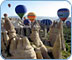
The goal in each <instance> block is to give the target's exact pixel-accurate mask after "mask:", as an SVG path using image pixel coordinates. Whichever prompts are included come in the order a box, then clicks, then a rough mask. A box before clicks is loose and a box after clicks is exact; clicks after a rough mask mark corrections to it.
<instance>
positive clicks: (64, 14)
mask: <svg viewBox="0 0 72 60" xmlns="http://www.w3.org/2000/svg"><path fill="white" fill-rule="evenodd" d="M57 14H58V17H59V18H60V19H61V20H62V21H65V20H66V19H67V18H68V16H69V9H67V8H62V9H59V10H58V12H57Z"/></svg>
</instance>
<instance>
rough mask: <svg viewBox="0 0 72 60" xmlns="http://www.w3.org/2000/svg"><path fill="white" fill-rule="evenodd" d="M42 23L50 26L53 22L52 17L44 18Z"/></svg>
mask: <svg viewBox="0 0 72 60" xmlns="http://www.w3.org/2000/svg"><path fill="white" fill-rule="evenodd" d="M41 24H42V25H45V26H47V27H49V26H50V25H51V24H52V21H51V20H50V19H43V20H42V21H41Z"/></svg>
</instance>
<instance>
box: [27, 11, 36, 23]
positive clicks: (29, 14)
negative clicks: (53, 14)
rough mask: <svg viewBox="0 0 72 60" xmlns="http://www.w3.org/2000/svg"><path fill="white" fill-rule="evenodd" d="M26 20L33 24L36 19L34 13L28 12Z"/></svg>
mask: <svg viewBox="0 0 72 60" xmlns="http://www.w3.org/2000/svg"><path fill="white" fill-rule="evenodd" d="M27 17H28V19H29V20H30V21H31V22H34V21H35V18H36V15H35V13H34V12H30V13H28V16H27Z"/></svg>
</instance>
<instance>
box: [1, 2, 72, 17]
mask: <svg viewBox="0 0 72 60" xmlns="http://www.w3.org/2000/svg"><path fill="white" fill-rule="evenodd" d="M8 4H11V7H10V8H9V7H8ZM17 5H25V6H26V8H27V13H26V14H25V15H27V14H28V13H29V12H35V14H36V15H37V16H49V17H58V16H57V10H58V9H60V8H68V9H69V10H70V12H71V5H70V4H69V3H67V2H66V1H57V2H56V1H54V2H53V1H6V2H4V3H2V5H1V17H3V14H4V13H7V14H8V16H17V14H16V13H15V7H16V6H17ZM70 17H71V13H70Z"/></svg>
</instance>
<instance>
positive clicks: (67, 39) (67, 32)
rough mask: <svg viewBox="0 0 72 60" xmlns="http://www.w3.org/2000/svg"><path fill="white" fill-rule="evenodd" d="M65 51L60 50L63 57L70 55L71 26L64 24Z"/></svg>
mask: <svg viewBox="0 0 72 60" xmlns="http://www.w3.org/2000/svg"><path fill="white" fill-rule="evenodd" d="M63 32H64V38H65V45H66V51H62V55H63V59H66V58H68V57H69V56H70V55H71V28H68V27H66V26H64V28H63Z"/></svg>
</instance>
